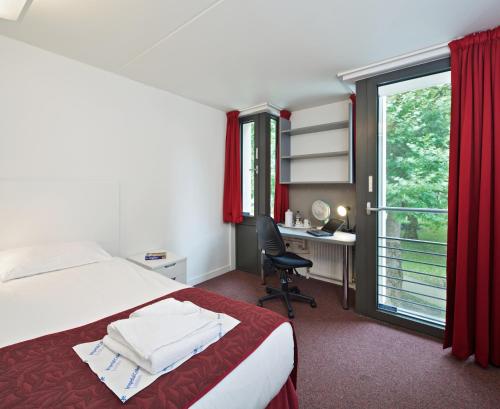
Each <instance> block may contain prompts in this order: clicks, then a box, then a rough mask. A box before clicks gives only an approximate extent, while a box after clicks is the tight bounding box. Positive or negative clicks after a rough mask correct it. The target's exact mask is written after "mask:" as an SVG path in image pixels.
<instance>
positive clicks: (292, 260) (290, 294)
mask: <svg viewBox="0 0 500 409" xmlns="http://www.w3.org/2000/svg"><path fill="white" fill-rule="evenodd" d="M257 238H258V242H259V249H260V250H261V251H264V257H266V259H267V260H269V261H271V263H272V265H273V266H274V268H275V269H276V270H278V271H279V273H280V283H281V288H272V287H266V292H267V293H268V294H269V295H266V296H264V297H261V298H259V301H258V303H257V305H259V306H261V307H262V306H263V303H264V302H265V301H268V300H272V299H274V298H281V299H282V300H283V301H284V303H285V306H286V308H287V309H288V317H290V318H293V317H294V312H293V308H292V304H291V301H292V300H293V301H305V302H308V303H309V304H310V305H311V307H313V308H316V306H317V305H316V301H315V300H314V298H313V297H309V296H307V295H303V294H301V293H300V290H299V289H298V288H297V287H291V288H289V287H288V283H289V276H290V275H291V274H293V273H294V272H295V271H296V270H295V269H297V268H308V267H312V265H313V263H312V261H311V260H307V259H305V258H302V257H300V256H298V255H297V254H295V253H290V252H287V251H286V246H285V243H284V242H283V238H282V237H281V233H280V231H279V230H278V226H276V223H275V222H274V220H273V219H272V217H269V216H258V217H257Z"/></svg>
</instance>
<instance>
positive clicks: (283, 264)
mask: <svg viewBox="0 0 500 409" xmlns="http://www.w3.org/2000/svg"><path fill="white" fill-rule="evenodd" d="M269 258H270V259H271V260H272V262H273V264H274V265H275V266H276V267H278V268H303V267H312V265H313V263H312V261H311V260H307V259H305V258H303V257H300V256H298V255H297V254H295V253H288V252H287V253H285V254H283V255H282V256H277V257H269Z"/></svg>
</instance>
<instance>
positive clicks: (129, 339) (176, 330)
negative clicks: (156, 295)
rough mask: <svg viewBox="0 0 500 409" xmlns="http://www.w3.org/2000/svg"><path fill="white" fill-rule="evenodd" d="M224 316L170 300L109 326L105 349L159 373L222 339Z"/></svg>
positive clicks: (145, 308)
mask: <svg viewBox="0 0 500 409" xmlns="http://www.w3.org/2000/svg"><path fill="white" fill-rule="evenodd" d="M221 325H222V317H221V314H218V313H215V312H212V311H208V310H205V309H203V308H200V307H198V306H197V305H195V304H193V303H191V302H189V301H186V302H180V301H177V300H175V299H172V298H169V299H166V300H162V301H159V302H157V303H154V304H151V305H148V306H146V307H144V308H141V309H139V310H136V311H134V312H133V313H132V314H130V318H128V319H123V320H118V321H114V322H112V323H110V324H109V325H108V335H107V336H106V337H105V338H104V339H103V341H104V343H105V345H106V346H107V347H108V348H109V349H111V350H112V351H114V352H115V353H118V354H120V355H123V356H125V357H126V358H128V359H130V360H131V361H133V362H135V363H136V364H137V365H139V366H140V367H142V368H143V369H145V370H147V371H148V372H151V373H156V372H159V371H161V370H163V369H164V368H166V367H168V366H169V365H172V364H173V363H175V362H176V361H178V360H180V359H182V358H185V357H186V356H187V355H189V354H192V353H193V351H196V350H197V349H199V348H201V347H203V346H205V345H207V344H209V343H211V342H213V341H214V339H216V338H217V337H221V336H222V331H221Z"/></svg>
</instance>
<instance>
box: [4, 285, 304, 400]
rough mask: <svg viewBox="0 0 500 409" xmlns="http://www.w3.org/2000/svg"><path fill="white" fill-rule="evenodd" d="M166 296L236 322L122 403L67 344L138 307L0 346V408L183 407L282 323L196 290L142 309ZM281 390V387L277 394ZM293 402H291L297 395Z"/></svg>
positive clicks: (98, 333) (95, 335)
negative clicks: (216, 338) (200, 349)
mask: <svg viewBox="0 0 500 409" xmlns="http://www.w3.org/2000/svg"><path fill="white" fill-rule="evenodd" d="M169 297H175V298H176V299H177V300H180V301H185V300H189V301H191V302H193V303H195V304H197V305H199V306H200V307H203V308H206V309H209V310H213V311H217V312H223V313H225V314H228V315H231V316H233V317H235V318H237V319H238V320H240V321H241V323H240V324H239V325H238V326H237V327H236V328H234V329H233V330H232V331H230V332H229V333H228V334H226V335H225V336H224V337H223V338H222V339H221V340H220V341H218V342H216V343H214V344H212V345H211V346H210V347H208V348H207V349H206V350H205V351H203V352H202V353H200V354H198V355H195V356H194V357H192V358H191V359H189V360H188V361H187V362H185V363H184V364H183V365H181V366H180V367H179V368H177V369H175V370H174V371H172V372H169V373H168V374H166V375H163V376H162V377H160V378H158V379H157V380H156V381H155V382H154V383H153V384H152V385H150V386H149V387H147V388H146V389H144V390H143V391H141V392H139V393H138V394H137V395H135V396H134V397H132V398H131V399H130V400H129V401H128V402H127V403H126V404H125V405H124V404H122V403H121V402H120V401H119V400H118V398H117V397H116V396H115V395H114V394H113V392H111V391H110V390H109V389H108V388H107V387H106V386H105V385H104V384H103V383H102V382H100V381H99V380H98V378H97V377H96V375H95V374H94V373H93V372H92V371H91V370H90V368H89V367H88V365H87V364H85V363H84V362H82V361H81V360H80V358H79V357H78V356H77V355H76V353H75V352H74V351H73V349H72V347H73V346H74V345H77V344H80V343H83V342H90V341H95V340H97V339H100V338H102V337H103V336H104V335H105V334H106V327H107V325H108V324H109V323H110V322H111V321H115V320H117V319H122V318H126V317H128V315H129V314H130V313H131V312H132V311H133V310H135V309H137V308H138V307H134V308H132V309H130V310H127V311H123V312H121V313H118V314H115V315H113V316H111V317H107V318H104V319H102V320H99V321H96V322H94V323H91V324H88V325H84V326H82V327H79V328H74V329H70V330H67V331H63V332H59V333H55V334H50V335H46V336H43V337H40V338H36V339H33V340H29V341H25V342H20V343H18V344H15V345H11V346H7V347H4V348H1V349H0V407H1V408H2V409H7V408H14V407H15V408H60V407H72V408H122V409H123V408H141V409H148V408H150V409H153V408H155V409H156V408H162V409H163V408H165V409H174V408H175V409H179V408H187V407H189V406H190V405H192V404H193V403H194V402H196V401H197V400H199V399H200V398H201V397H202V396H203V395H205V394H206V393H207V392H208V391H209V390H210V389H212V388H213V387H214V386H215V385H217V383H219V382H220V381H221V380H222V379H223V378H224V377H225V376H226V375H227V374H229V373H230V372H231V371H232V370H233V369H234V368H236V367H237V366H238V365H239V364H240V363H241V362H242V361H243V360H244V359H245V358H247V357H248V356H249V355H250V354H251V353H252V352H253V351H255V350H256V349H257V348H258V346H259V345H260V344H261V343H262V342H263V341H264V340H265V339H266V338H267V337H268V336H269V335H270V334H271V333H272V332H273V331H274V330H275V329H276V328H277V327H278V326H279V325H281V324H282V323H284V322H286V321H287V320H286V319H285V318H284V317H282V316H281V315H278V314H276V313H273V312H271V311H268V310H265V309H262V308H258V307H255V306H253V305H250V304H247V303H243V302H239V301H234V300H231V299H229V298H226V297H223V296H220V295H217V294H214V293H211V292H209V291H205V290H202V289H198V288H186V289H183V290H180V291H176V292H174V293H171V294H169V295H167V296H165V297H162V298H159V299H157V300H154V301H151V302H150V303H147V304H151V303H152V302H156V301H159V300H161V299H164V298H169ZM147 304H144V305H147ZM139 307H140V306H139ZM295 348H296V347H295ZM295 362H297V360H295ZM291 379H292V381H293V386H292V388H291V389H292V390H291V393H292V394H293V395H295V390H294V387H295V385H296V369H294V371H293V373H292V375H291ZM286 386H288V389H287V392H286V393H288V394H290V386H291V382H290V380H289V382H288V383H287V384H286V385H285V387H286ZM284 393H285V391H284V390H282V391H281V394H284ZM277 398H279V396H277ZM276 400H277V399H275V401H276ZM285 400H286V399H285ZM291 400H292V401H295V402H296V395H295V396H292V398H291ZM275 401H273V403H275ZM291 406H294V405H291Z"/></svg>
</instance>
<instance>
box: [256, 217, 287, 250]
mask: <svg viewBox="0 0 500 409" xmlns="http://www.w3.org/2000/svg"><path fill="white" fill-rule="evenodd" d="M257 239H258V242H259V249H260V250H264V252H265V253H266V254H267V255H268V256H273V257H276V256H282V255H283V254H285V253H286V246H285V243H284V241H283V238H282V237H281V233H280V231H279V230H278V226H277V225H276V223H275V222H274V220H273V218H272V217H270V216H257Z"/></svg>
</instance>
